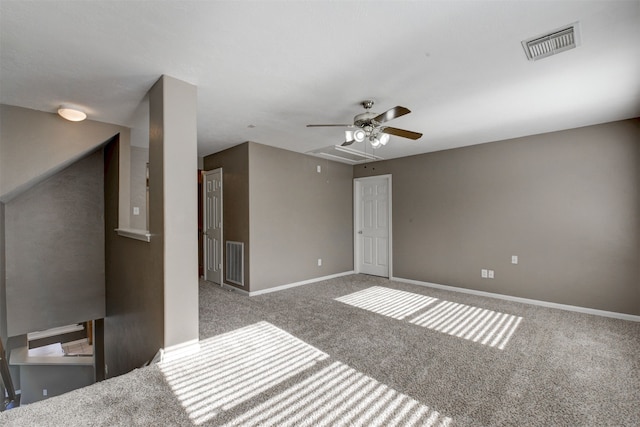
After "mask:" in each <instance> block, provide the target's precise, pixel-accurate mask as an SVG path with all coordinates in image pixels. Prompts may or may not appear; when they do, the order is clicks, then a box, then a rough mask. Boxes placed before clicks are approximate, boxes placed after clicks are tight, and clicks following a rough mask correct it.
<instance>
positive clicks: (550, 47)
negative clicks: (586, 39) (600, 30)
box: [522, 22, 580, 61]
mask: <svg viewBox="0 0 640 427" xmlns="http://www.w3.org/2000/svg"><path fill="white" fill-rule="evenodd" d="M576 46H580V23H579V22H574V23H573V24H570V25H566V26H564V27H562V28H558V29H556V30H553V31H551V32H550V33H547V34H542V35H539V36H536V37H532V38H530V39H527V40H523V41H522V47H523V48H524V53H525V54H526V55H527V59H528V60H529V61H536V60H538V59H542V58H546V57H547V56H551V55H555V54H557V53H560V52H564V51H565V50H569V49H573V48H574V47H576Z"/></svg>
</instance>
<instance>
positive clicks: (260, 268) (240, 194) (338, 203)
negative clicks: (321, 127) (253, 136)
mask: <svg viewBox="0 0 640 427" xmlns="http://www.w3.org/2000/svg"><path fill="white" fill-rule="evenodd" d="M318 165H320V166H321V167H322V172H321V173H317V171H316V167H317V166H318ZM220 167H221V168H222V170H223V198H224V200H223V205H224V206H223V210H224V212H223V215H224V217H223V222H224V230H223V232H224V240H225V241H228V240H232V241H239V242H244V243H245V265H244V267H245V273H244V274H245V288H244V289H245V290H249V291H251V292H255V291H259V290H264V289H268V288H273V287H277V286H281V285H286V284H290V283H295V282H300V281H304V280H310V279H315V278H318V277H323V276H328V275H332V274H337V273H343V272H347V271H351V270H353V244H352V240H353V237H352V233H353V225H352V224H353V210H352V204H353V202H352V187H353V184H352V174H353V171H352V167H351V166H349V165H344V164H341V163H336V162H332V161H327V160H322V159H318V158H315V157H311V156H307V155H304V154H299V153H294V152H292V151H288V150H282V149H279V148H274V147H270V146H266V145H262V144H257V143H254V142H246V143H243V144H240V145H237V146H235V147H233V148H230V149H227V150H224V151H221V152H219V153H215V154H212V155H210V156H207V157H205V158H204V169H205V170H212V169H216V168H220ZM318 258H322V266H321V267H319V266H318V264H317V262H318Z"/></svg>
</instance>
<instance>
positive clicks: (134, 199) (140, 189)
mask: <svg viewBox="0 0 640 427" xmlns="http://www.w3.org/2000/svg"><path fill="white" fill-rule="evenodd" d="M148 162H149V149H148V148H143V147H134V146H133V145H132V146H131V212H130V214H131V221H130V223H129V226H130V227H131V228H133V229H136V230H148V225H147V163H148ZM134 207H138V208H139V209H140V213H139V215H134V213H133V209H134Z"/></svg>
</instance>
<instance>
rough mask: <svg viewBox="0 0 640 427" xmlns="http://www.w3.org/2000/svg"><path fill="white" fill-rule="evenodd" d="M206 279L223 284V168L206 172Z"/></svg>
mask: <svg viewBox="0 0 640 427" xmlns="http://www.w3.org/2000/svg"><path fill="white" fill-rule="evenodd" d="M202 189H203V190H202V191H203V192H204V197H203V198H204V204H203V208H204V213H203V215H202V217H203V219H204V221H203V224H202V226H203V233H204V236H203V239H202V241H203V246H204V248H203V251H202V252H203V256H204V262H203V265H204V279H205V280H208V281H210V282H215V283H219V284H222V169H215V170H212V171H208V172H205V173H204V185H203V186H202Z"/></svg>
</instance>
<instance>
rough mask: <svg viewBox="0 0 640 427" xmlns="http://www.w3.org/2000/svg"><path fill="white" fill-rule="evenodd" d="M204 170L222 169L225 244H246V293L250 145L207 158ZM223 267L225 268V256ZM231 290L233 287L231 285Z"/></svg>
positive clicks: (246, 280) (247, 276)
mask: <svg viewBox="0 0 640 427" xmlns="http://www.w3.org/2000/svg"><path fill="white" fill-rule="evenodd" d="M203 167H204V170H207V171H209V170H213V169H218V168H222V183H223V187H224V188H223V193H222V198H223V200H222V209H223V212H222V217H223V221H224V236H223V239H224V240H225V242H226V241H228V240H230V241H233V242H244V283H245V288H244V289H245V290H248V289H249V288H250V285H251V276H250V272H249V265H250V261H251V259H250V248H251V245H250V236H249V143H248V142H245V143H243V144H240V145H236V146H235V147H232V148H229V149H227V150H224V151H220V152H219V153H215V154H211V155H209V156H206V157H205V158H204V160H203ZM224 256H225V259H224V261H223V265H226V252H225V254H224ZM229 285H231V286H235V285H234V284H231V283H229Z"/></svg>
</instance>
